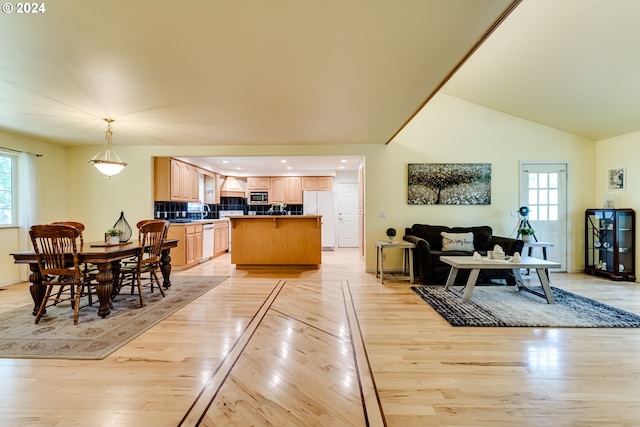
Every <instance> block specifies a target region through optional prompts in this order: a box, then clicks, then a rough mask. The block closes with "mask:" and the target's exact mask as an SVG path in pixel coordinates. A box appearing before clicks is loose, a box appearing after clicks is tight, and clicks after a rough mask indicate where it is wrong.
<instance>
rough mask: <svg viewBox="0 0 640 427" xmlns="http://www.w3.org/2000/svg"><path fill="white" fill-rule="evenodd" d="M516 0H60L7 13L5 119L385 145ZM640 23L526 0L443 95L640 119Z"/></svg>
mask: <svg viewBox="0 0 640 427" xmlns="http://www.w3.org/2000/svg"><path fill="white" fill-rule="evenodd" d="M513 3H515V4H517V3H518V1H517V0H516V1H514V2H512V1H511V0H455V1H451V0H403V1H401V2H391V1H388V0H324V1H305V2H302V1H300V0H272V1H269V2H258V1H249V0H215V1H214V0H189V1H183V2H169V1H166V2H162V1H157V0H137V1H128V0H112V1H109V2H105V1H99V0H85V1H82V2H79V1H74V0H57V1H55V2H45V3H44V4H45V7H46V11H45V12H44V13H41V14H32V15H19V14H17V13H15V11H14V13H3V14H1V15H0V58H2V61H0V128H2V129H5V130H8V131H11V132H16V133H22V134H26V135H31V136H35V137H39V138H44V139H47V140H52V141H55V142H58V143H61V144H64V145H100V144H102V141H103V137H104V130H105V124H104V122H103V118H105V117H111V118H114V119H115V120H116V122H115V123H114V125H113V131H114V136H113V139H114V145H115V146H116V147H117V146H119V145H131V146H134V145H166V146H211V147H214V146H216V145H234V144H249V145H259V144H361V143H369V144H371V143H373V144H375V143H379V144H384V143H386V142H388V141H389V140H390V139H391V138H392V137H393V135H394V134H395V133H396V132H397V131H398V130H400V129H401V128H402V126H403V125H404V124H405V123H406V122H407V121H408V120H410V118H411V117H412V116H413V114H414V113H415V112H417V111H418V110H419V109H420V108H421V106H422V105H423V104H424V103H425V102H426V101H427V100H428V99H430V97H431V96H433V94H434V93H436V92H437V90H438V89H439V87H440V86H441V85H442V84H443V83H444V82H445V81H446V79H447V77H448V76H449V75H450V73H451V72H452V71H453V70H455V69H456V67H457V66H458V65H459V64H460V62H461V61H462V60H463V59H464V58H465V56H467V55H468V54H469V53H470V52H472V51H473V49H474V47H475V46H476V44H477V43H478V42H479V41H480V40H482V38H483V36H484V35H485V33H486V32H487V31H488V30H489V29H491V28H492V26H493V25H494V24H495V23H496V22H498V21H499V20H500V17H501V16H503V15H504V14H505V11H507V10H508V8H509V7H510V5H512V4H513ZM13 4H15V3H13ZM638 18H640V2H639V1H637V0H608V1H602V0H524V1H522V3H521V4H519V5H518V6H517V7H516V8H515V10H514V11H513V12H512V13H511V14H509V15H508V16H507V17H506V20H505V21H504V22H503V23H502V24H501V25H500V26H498V28H497V30H496V31H495V32H494V33H493V34H492V35H491V36H490V37H489V38H488V40H487V41H486V42H485V43H484V44H483V45H482V46H480V48H479V49H478V50H477V51H476V52H475V54H473V56H472V57H471V58H470V59H469V60H468V61H467V62H466V63H465V64H464V65H463V66H462V68H461V69H460V70H459V71H458V72H457V73H456V74H455V75H454V77H453V78H452V79H451V80H450V81H449V82H448V83H447V84H446V85H445V86H444V88H443V92H445V93H447V94H449V95H452V96H456V97H459V98H462V99H467V100H469V101H472V102H475V103H478V104H481V105H485V106H487V107H490V108H493V109H496V110H498V111H503V112H505V113H507V114H512V115H515V116H518V117H522V118H525V119H527V120H532V121H535V122H538V123H542V124H545V125H548V126H552V127H555V128H558V129H563V130H566V131H569V132H572V133H574V134H577V135H582V136H585V137H587V138H591V139H594V140H598V139H603V138H608V137H612V136H617V135H621V134H625V133H629V132H633V131H637V130H639V129H640V117H639V116H640V81H639V78H638V76H640V55H639V54H638V53H639V52H638V51H639V50H640V49H639V48H638V47H637V45H638V40H640V26H639V25H637V22H638ZM212 151H213V150H212ZM176 154H177V153H176ZM242 159H244V160H249V159H250V158H249V157H243V158H236V160H238V161H240V160H242ZM198 160H202V159H198ZM327 160H328V161H333V160H336V159H327ZM212 161H216V160H212ZM323 167H324V166H323Z"/></svg>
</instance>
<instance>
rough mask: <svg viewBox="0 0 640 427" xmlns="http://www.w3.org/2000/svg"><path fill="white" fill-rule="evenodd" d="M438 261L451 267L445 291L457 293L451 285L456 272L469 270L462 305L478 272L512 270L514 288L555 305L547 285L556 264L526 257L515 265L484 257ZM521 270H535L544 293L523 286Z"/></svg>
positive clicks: (469, 294) (446, 258)
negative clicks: (514, 281)
mask: <svg viewBox="0 0 640 427" xmlns="http://www.w3.org/2000/svg"><path fill="white" fill-rule="evenodd" d="M440 261H442V262H444V263H446V264H449V265H450V266H451V271H450V272H449V277H448V278H447V283H446V284H445V290H447V291H457V290H456V289H454V287H453V284H454V283H455V280H456V276H457V275H458V270H461V269H467V270H471V273H470V274H469V279H468V280H467V285H466V286H465V287H464V293H463V294H462V303H467V302H469V300H470V299H471V294H472V293H473V288H474V287H475V285H476V281H477V280H478V274H479V273H480V270H487V269H490V270H495V269H500V270H513V275H514V276H515V278H516V287H517V289H518V290H525V291H527V292H531V293H533V294H535V295H538V296H540V297H542V298H545V299H546V300H547V303H549V304H555V303H556V301H555V299H554V298H553V292H552V291H551V286H550V285H549V276H550V273H549V269H550V268H560V264H558V263H557V262H553V261H547V260H543V259H538V258H532V257H527V256H523V257H522V258H521V261H520V262H517V263H516V262H513V261H498V260H489V259H487V258H486V257H483V258H481V259H474V258H473V257H471V256H441V257H440ZM521 268H532V269H535V270H536V272H537V273H538V277H539V278H540V284H541V285H542V289H543V291H544V293H540V292H535V291H533V290H531V289H529V288H528V287H526V286H524V282H523V281H522V276H521V275H520V269H521Z"/></svg>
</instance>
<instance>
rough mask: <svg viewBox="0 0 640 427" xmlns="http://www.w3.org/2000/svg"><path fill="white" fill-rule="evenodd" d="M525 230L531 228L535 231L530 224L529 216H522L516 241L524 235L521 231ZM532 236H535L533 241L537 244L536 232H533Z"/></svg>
mask: <svg viewBox="0 0 640 427" xmlns="http://www.w3.org/2000/svg"><path fill="white" fill-rule="evenodd" d="M523 228H531V229H533V227H531V224H529V216H528V215H520V222H519V223H518V234H517V235H516V239H517V238H519V237H520V236H521V235H522V233H521V232H520V230H522V229H523ZM532 236H533V240H535V241H536V242H537V241H538V238H537V237H536V233H535V231H534V232H533V234H532Z"/></svg>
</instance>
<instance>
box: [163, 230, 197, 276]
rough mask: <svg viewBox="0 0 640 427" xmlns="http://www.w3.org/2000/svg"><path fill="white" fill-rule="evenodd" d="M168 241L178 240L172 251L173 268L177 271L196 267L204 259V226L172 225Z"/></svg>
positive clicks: (168, 233)
mask: <svg viewBox="0 0 640 427" xmlns="http://www.w3.org/2000/svg"><path fill="white" fill-rule="evenodd" d="M167 239H177V240H178V247H177V248H175V249H172V250H171V254H170V256H171V267H172V268H175V269H176V270H183V269H185V268H189V267H192V266H194V265H196V264H197V263H198V262H199V261H200V259H201V258H202V224H171V225H170V226H169V230H168V231H167Z"/></svg>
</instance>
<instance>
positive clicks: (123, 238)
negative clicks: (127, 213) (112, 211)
mask: <svg viewBox="0 0 640 427" xmlns="http://www.w3.org/2000/svg"><path fill="white" fill-rule="evenodd" d="M113 228H115V229H116V230H120V231H121V232H122V234H120V237H119V240H118V242H116V243H119V242H122V243H124V242H128V241H129V239H130V238H131V235H132V234H133V231H132V230H131V226H130V225H129V223H128V222H127V220H126V218H125V217H124V211H120V218H118V220H117V221H116V223H115V224H113ZM116 237H117V236H116Z"/></svg>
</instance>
